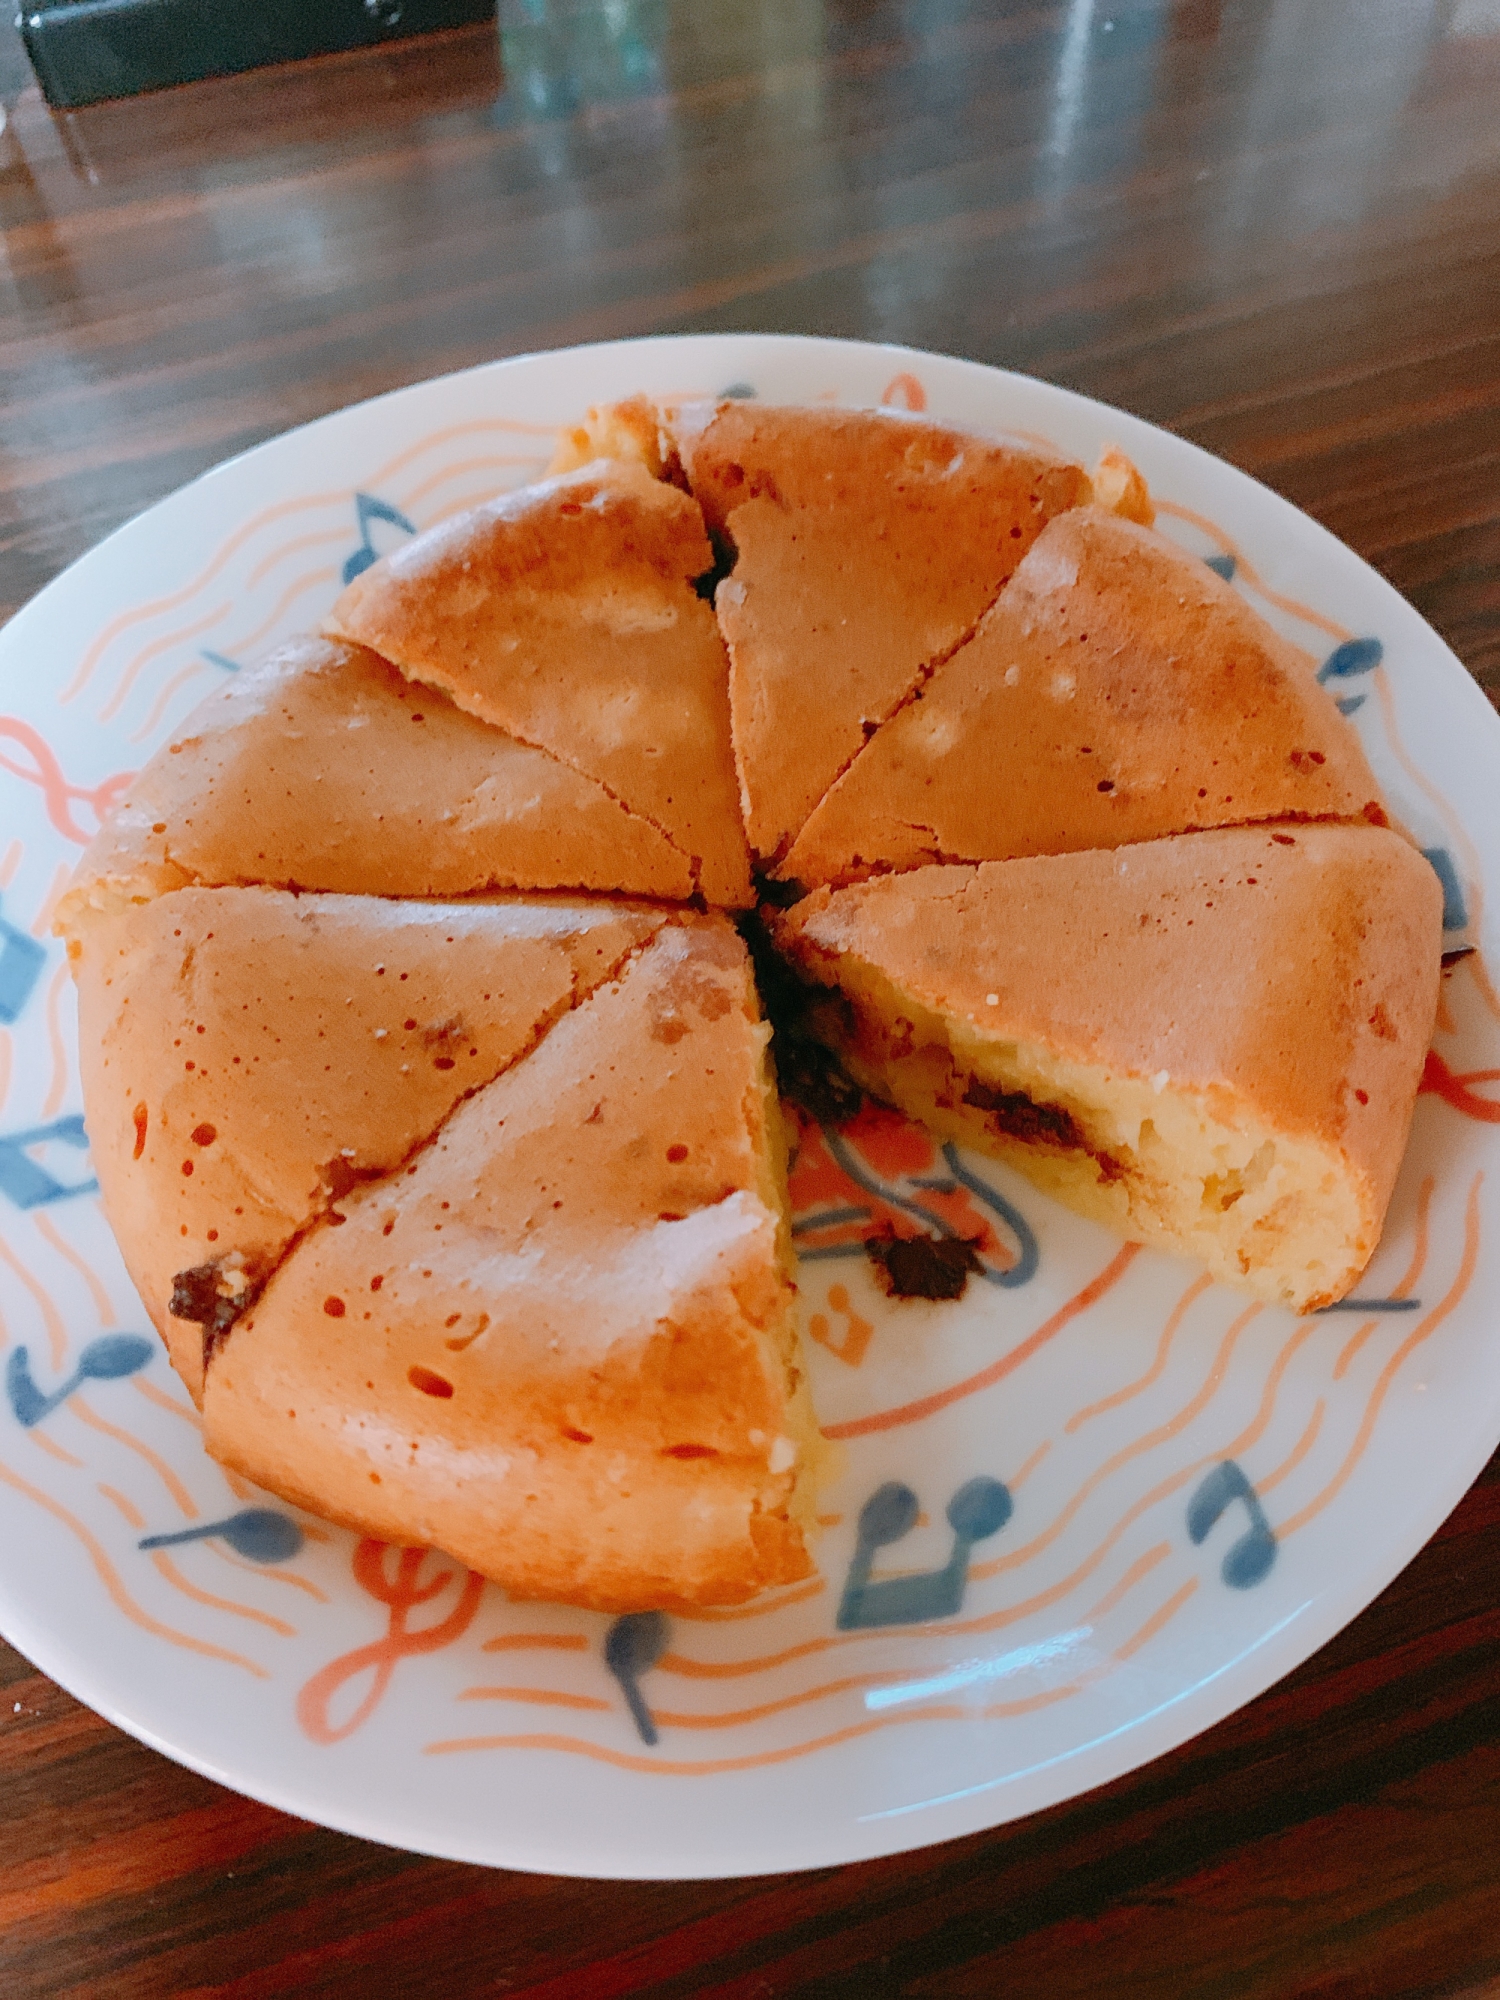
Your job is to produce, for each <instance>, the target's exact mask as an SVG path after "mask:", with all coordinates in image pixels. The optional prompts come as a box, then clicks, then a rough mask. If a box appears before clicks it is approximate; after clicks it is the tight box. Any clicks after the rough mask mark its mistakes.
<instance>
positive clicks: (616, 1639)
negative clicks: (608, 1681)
mask: <svg viewBox="0 0 1500 2000" xmlns="http://www.w3.org/2000/svg"><path fill="white" fill-rule="evenodd" d="M669 1630H670V1627H669V1626H668V1624H667V1619H666V1614H665V1612H661V1611H631V1612H627V1613H626V1615H625V1616H624V1617H623V1618H617V1619H616V1620H615V1622H614V1624H613V1625H611V1626H610V1628H609V1630H608V1632H606V1633H605V1635H604V1664H605V1666H607V1667H608V1668H609V1670H610V1672H611V1673H612V1674H613V1675H614V1677H615V1679H616V1680H617V1681H618V1682H619V1683H620V1692H621V1693H622V1694H623V1695H624V1697H625V1706H626V1707H627V1708H628V1709H629V1710H630V1713H631V1717H632V1719H633V1720H634V1722H635V1726H636V1728H637V1729H638V1730H639V1731H640V1737H641V1741H642V1742H643V1743H646V1744H655V1743H656V1741H657V1732H656V1722H655V1719H654V1717H653V1716H652V1714H651V1711H650V1709H649V1708H647V1706H646V1699H645V1696H644V1695H643V1694H642V1693H641V1690H640V1686H639V1682H640V1677H641V1675H642V1674H643V1673H645V1672H646V1670H647V1669H648V1668H649V1667H654V1666H655V1665H656V1663H657V1661H658V1660H659V1659H660V1658H661V1656H662V1654H663V1653H664V1652H665V1651H666V1650H667V1634H668V1632H669Z"/></svg>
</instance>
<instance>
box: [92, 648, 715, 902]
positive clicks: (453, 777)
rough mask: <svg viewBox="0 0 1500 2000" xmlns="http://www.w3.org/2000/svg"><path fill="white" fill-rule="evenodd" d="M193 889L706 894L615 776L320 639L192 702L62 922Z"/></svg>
mask: <svg viewBox="0 0 1500 2000" xmlns="http://www.w3.org/2000/svg"><path fill="white" fill-rule="evenodd" d="M189 883H202V884H232V883H240V884H250V883H267V884H270V885H272V886H273V887H278V888H294V887H295V888H300V889H317V890H327V891H332V892H338V893H346V894H351V895H367V896H392V895H404V896H461V895H468V894H471V893H474V892H476V891H483V890H493V889H502V890H503V889H517V888H520V889H542V890H552V889H584V890H607V891H610V892H612V893H622V894H626V895H639V896H662V897H673V898H682V897H687V896H690V895H691V894H692V893H693V886H694V885H693V879H692V873H691V870H690V869H689V867H688V865H687V860H686V857H685V856H683V855H682V854H680V853H678V852H677V850H676V849H675V848H673V847H672V846H671V844H670V843H669V842H668V841H667V840H666V839H665V837H664V836H663V835H662V834H661V833H660V832H658V830H657V829H656V828H655V827H653V826H651V825H649V824H648V823H647V822H646V821H645V820H642V819H640V818H638V817H636V816H634V815H632V814H630V813H629V812H627V811H626V810H625V809H624V808H623V807H622V806H620V805H619V804H618V803H617V802H616V801H615V800H614V799H612V798H610V796H609V795H608V793H607V792H606V791H605V790H604V788H603V787H602V786H601V785H598V784H595V783H592V782H591V781H590V780H588V779H587V778H584V777H581V776H580V775H579V774H578V772H576V771H574V770H571V769H570V768H569V767H568V766H567V765H565V764H560V763H559V762H558V761H557V760H556V759H555V758H553V757H549V756H547V755H546V754H545V753H544V752H543V751H540V750H536V749H533V748H531V747H529V746H528V745H526V744H523V743H518V742H516V741H515V740H514V739H513V738H512V737H509V736H506V735H505V734H503V733H502V732H501V731H500V730H498V729H494V728H491V727H489V726H488V725H487V724H485V723H482V722H479V721H476V720H475V718H474V717H473V716H471V715H465V714H464V713H463V712H462V710H460V709H458V708H455V707H454V705H453V703H452V702H451V701H449V700H448V698H447V697H446V696H445V695H443V694H440V693H439V692H438V691H437V690H436V689H432V688H420V687H414V686H413V685H412V684H411V683H410V682H409V681H407V680H406V679H405V678H404V677H403V676H402V675H401V674H399V673H397V672H396V670H395V669H394V668H393V667H391V666H390V665H389V664H388V663H387V662H386V661H384V660H382V659H379V658H378V657H377V656H376V655H375V654H374V653H371V652H368V651H366V649H365V648H364V647H362V646H348V645H343V644H340V643H338V642H335V641H331V640H327V639H312V638H307V639H293V640H290V641H289V642H288V643H287V644H285V645H283V646H279V647H278V648H277V649H276V650H275V651H274V652H273V653H271V654H270V655H269V656H268V657H267V658H266V659H264V660H262V661H260V662H259V663H258V664H257V665H255V666H250V667H245V668H243V669H242V670H241V671H240V672H239V673H238V674H237V675H236V676H235V677H234V679H233V680H232V681H231V682H230V683H229V684H228V686H227V687H224V688H222V689H220V690H218V691H217V692H216V693H214V694H212V695H210V696H209V697H208V699H207V700H206V701H204V702H201V703H200V704H199V706H198V707H197V708H196V709H194V710H193V712H192V714H191V715H190V716H189V717H188V719H187V721H186V722H185V723H184V724H183V726H182V728H181V729H180V730H179V732H178V733H177V735H176V736H175V737H174V738H173V739H172V741H171V742H170V743H169V744H166V745H164V746H163V748H162V749H160V750H159V751H158V752H157V753H156V755H155V756H154V757H153V758H152V759H151V761H150V762H149V763H148V764H147V766H146V768H145V769H144V770H143V771H142V772H141V773H140V775H139V776H138V777H137V778H136V779H135V781H134V783H133V784H132V786H131V788H130V792H129V794H128V796H127V798H126V800H125V803H124V805H123V806H122V807H121V809H120V810H119V811H118V812H117V813H115V814H114V815H113V817H112V818H111V819H110V820H109V821H108V822H107V823H106V824H105V826H104V827H103V828H102V829H101V831H100V832H99V834H98V836H97V838H96V839H95V840H94V842H93V843H92V845H91V846H90V847H89V849H88V850H87V852H86V853H85V854H84V856H83V858H82V860H81V861H80V862H79V864H78V868H77V871H76V873H75V875H74V882H73V886H72V888H70V890H69V891H68V894H67V896H66V898H65V899H64V901H63V903H62V905H61V906H60V909H59V913H58V921H59V926H60V927H61V928H62V929H64V930H67V929H70V928H72V927H73V926H74V924H75V921H76V920H78V919H81V917H82V916H83V915H85V914H86V912H87V910H88V909H89V908H90V907H91V906H92V907H95V908H112V907H116V906H118V905H119V904H120V903H122V902H130V901H143V900H145V899H146V898H147V897H150V896H155V895H161V894H163V893H165V892H166V891H167V890H170V889H178V888H182V887H184V886H186V885H187V884H189ZM75 912H76V913H77V919H75Z"/></svg>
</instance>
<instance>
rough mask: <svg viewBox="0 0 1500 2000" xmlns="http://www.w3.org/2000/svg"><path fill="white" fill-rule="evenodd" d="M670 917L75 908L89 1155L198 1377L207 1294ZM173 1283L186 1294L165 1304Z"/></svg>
mask: <svg viewBox="0 0 1500 2000" xmlns="http://www.w3.org/2000/svg"><path fill="white" fill-rule="evenodd" d="M664 921H665V916H664V913H662V912H660V911H650V910H644V909H640V910H635V909H631V908H630V907H629V906H627V905H618V904H616V905H610V904H594V905H587V904H582V905H581V904H577V903H556V904H547V903H545V902H531V903H467V904H447V905H444V904H416V903H390V902H383V901H379V900H377V899H375V898H372V897H354V896H302V897H297V896H291V895H287V894H283V893H280V892H277V891H275V890H266V889H185V890H182V891H180V892H178V893H176V894H173V895H168V896H164V897H161V898H158V899H157V900H156V901H154V902H151V903H147V904H144V905H133V906H126V907H125V908H124V909H123V910H121V911H119V912H118V913H116V914H114V915H112V916H100V917H98V918H97V919H95V920H94V921H93V922H91V923H89V924H87V925H86V926H85V928H84V931H83V934H82V937H81V939H80V941H79V944H78V949H77V950H76V952H75V955H74V974H75V977H76V979H77V982H78V1006H79V1043H80V1050H81V1058H82V1064H83V1083H84V1095H85V1100H86V1102H87V1104H88V1117H89V1139H90V1144H91V1148H92V1154H93V1160H94V1165H95V1171H96V1172H97V1174H98V1176H99V1183H100V1188H101V1190H102V1193H103V1197H104V1204H105V1209H106V1213H107V1214H108V1216H109V1219H110V1223H111V1225H112V1227H113V1228H114V1231H115V1234H116V1236H117V1238H118V1239H119V1242H120V1244H121V1247H122V1249H123V1251H124V1255H125V1260H126V1263H127V1265H128V1267H129V1270H130V1274H131V1278H132V1280H133V1282H134V1283H135V1286H136V1288H137V1290H138V1291H139V1292H140V1294H141V1298H142V1300H143V1301H144V1303H145V1305H146V1309H147V1311H148V1312H149V1313H150V1315H151V1317H152V1319H153V1321H154V1322H155V1324H156V1326H157V1328H158V1330H159V1331H160V1333H161V1335H162V1337H163V1339H164V1340H165V1341H166V1344H167V1348H168V1351H169V1352H170V1354H171V1356H172V1362H173V1365H174V1367H175V1368H176V1369H177V1372H178V1373H179V1374H180V1375H181V1376H182V1378H183V1380H184V1382H186V1383H187V1385H188V1387H189V1389H190V1390H191V1391H192V1392H193V1394H194V1396H195V1397H197V1396H198V1395H199V1394H200V1393H201V1389H202V1378H203V1339H204V1333H205V1331H206V1330H207V1328H208V1327H209V1326H211V1325H212V1324H213V1318H212V1315H213V1313H214V1312H215V1310H217V1311H218V1313H219V1316H220V1317H224V1316H226V1311H227V1307H228V1306H229V1305H231V1304H233V1303H235V1302H237V1301H238V1300H240V1299H242V1298H243V1297H244V1296H245V1295H246V1294H247V1293H249V1292H253V1290H254V1289H255V1288H256V1287H258V1286H259V1285H260V1284H262V1283H264V1281H265V1279H266V1278H267V1277H268V1275H269V1274H270V1272H271V1271H272V1270H273V1269H274V1268H275V1266H276V1264H277V1263H278V1262H279V1260H280V1258H281V1257H282V1255H283V1253H284V1252H285V1250H286V1248H287V1245H288V1244H289V1243H290V1241H291V1240H292V1238H293V1237H294V1236H295V1235H296V1234H297V1232H298V1231H299V1230H302V1229H304V1228H306V1227H307V1225H308V1224H309V1223H310V1222H311V1221H312V1220H313V1218H314V1217H316V1216H319V1215H323V1214H326V1213H327V1212H328V1211H329V1209H330V1206H333V1207H336V1206H337V1203H338V1200H339V1198H340V1197H341V1196H343V1195H344V1194H346V1193H347V1192H348V1190H349V1189H350V1187H352V1186H353V1185H354V1184H355V1183H356V1182H357V1181H359V1180H362V1179H366V1178H368V1177H369V1176H370V1175H372V1174H381V1173H388V1172H389V1171H390V1170H391V1169H392V1168H394V1167H397V1166H399V1165H400V1163H401V1162H402V1161H403V1160H405V1158H406V1157H407V1155H408V1154H409V1153H410V1152H411V1151H412V1149H413V1148H414V1147H415V1146H416V1145H417V1144H419V1143H420V1142H421V1141H422V1140H423V1139H425V1138H426V1137H427V1136H428V1134H429V1133H431V1132H432V1131H433V1129H434V1128H435V1127H436V1126H437V1125H438V1124H439V1123H440V1122H441V1120H442V1119H443V1118H445V1117H446V1116H447V1115H448V1113H449V1112H450V1111H451V1110H452V1108H453V1106H454V1105H455V1104H456V1103H457V1102H458V1101H459V1100H460V1099H461V1098H462V1097H464V1096H465V1095H466V1094H468V1093H469V1092H471V1091H473V1090H475V1089H477V1088H478V1087H479V1086H480V1085H482V1084H484V1083H487V1082H489V1081H490V1080H491V1079H492V1078H493V1077H495V1076H496V1075H498V1074H499V1072H500V1071H501V1070H502V1069H504V1068H505V1067H506V1066H507V1065H508V1064H509V1063H511V1062H513V1061H514V1060H515V1059H516V1057H518V1056H520V1055H522V1054H523V1053H524V1052H525V1051H526V1050H527V1049H528V1048H529V1047H530V1046H531V1045H532V1044H533V1042H534V1041H535V1040H536V1039H537V1038H538V1037H539V1036H540V1035H541V1034H543V1033H545V1031H546V1030H547V1028H549V1027H550V1026H551V1024H552V1022H553V1021H555V1020H556V1019H557V1018H558V1017H559V1015H561V1014H562V1013H564V1012H566V1010H567V1009H568V1008H569V1007H571V1006H572V1005H573V1004H574V1002H575V1001H576V1000H577V999H578V998H579V997H580V996H581V995H583V994H587V993H588V992H589V991H591V990H592V988H593V987H594V986H596V985H597V984H598V983H599V982H600V981H601V980H603V979H607V978H609V977H611V976H612V975H613V974H614V973H615V971H616V970H617V969H618V967H619V965H620V963H621V961H622V960H623V959H624V958H625V956H626V955H627V953H629V952H630V951H631V950H633V949H634V948H636V947H637V946H639V945H640V944H642V943H643V942H644V941H645V940H646V939H647V938H649V937H650V936H651V935H652V933H653V932H654V931H656V930H657V929H658V928H659V927H660V925H661V924H662V923H663V922H664ZM194 1273H196V1274H197V1275H196V1276H194V1275H193V1274H194ZM179 1279H181V1280H182V1281H183V1282H182V1283H179ZM174 1292H175V1293H177V1294H178V1295H179V1303H180V1304H182V1305H183V1306H184V1307H186V1308H187V1309H188V1311H190V1312H192V1313H196V1314H197V1315H198V1316H197V1317H189V1316H188V1314H187V1312H184V1313H183V1314H182V1315H176V1314H174V1313H173V1311H172V1301H173V1297H174ZM220 1301H222V1302H223V1304H222V1305H221V1304H219V1303H218V1302H220Z"/></svg>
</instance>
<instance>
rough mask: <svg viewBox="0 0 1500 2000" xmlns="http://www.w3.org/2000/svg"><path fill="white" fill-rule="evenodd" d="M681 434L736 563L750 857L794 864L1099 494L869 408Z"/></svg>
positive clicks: (722, 603) (990, 448)
mask: <svg viewBox="0 0 1500 2000" xmlns="http://www.w3.org/2000/svg"><path fill="white" fill-rule="evenodd" d="M671 428H672V429H673V431H674V433H675V436H676V439H677V442H678V446H679V449H680V451H681V456H682V463H683V468H684V471H685V473H686V475H687V477H688V479H689V481H690V483H691V486H692V490H693V494H694V497H695V498H696V499H697V500H698V502H699V503H700V505H701V506H702V508H703V511H704V514H705V516H706V517H707V520H708V523H709V526H710V528H711V529H713V530H714V532H715V533H716V534H718V535H720V536H722V537H723V538H725V539H726V540H727V542H728V543H729V544H730V545H732V548H733V550H734V552H735V554H734V567H733V570H732V573H731V574H730V575H729V577H728V578H727V579H725V580H724V581H723V582H721V583H720V585H719V587H718V590H717V593H716V595H715V599H714V604H715V609H716V610H717V612H718V616H719V623H720V625H721V626H722V628H723V631H724V636H725V638H726V639H727V641H728V642H729V652H730V661H731V676H730V695H731V704H732V708H733V714H734V746H735V756H736V759H737V762H738V766H739V778H740V791H741V797H742V801H743V806H744V812H745V818H746V824H747V827H748V830H749V835H750V845H751V847H752V848H753V849H754V851H755V853H756V854H757V855H759V856H761V857H762V858H769V857H777V856H780V855H781V854H784V853H785V851H786V849H787V847H788V846H789V844H790V843H791V841H792V840H793V839H794V838H795V836H796V835H797V833H798V832H799V831H800V829H801V827H802V825H803V822H804V821H805V820H806V819H807V816H808V814H809V813H810V812H811V811H812V810H813V808H814V807H815V806H816V805H817V803H818V800H819V799H820V798H821V797H822V796H823V794H824V792H825V791H827V789H828V787H829V786H830V785H831V784H832V783H833V781H834V779H835V778H836V777H837V776H838V774H839V772H840V771H841V770H842V769H843V768H844V766H845V765H846V764H847V763H848V762H849V760H850V759H851V758H852V757H853V756H854V755H855V754H856V752H857V751H858V750H859V749H860V747H861V746H862V744H863V743H864V741H865V737H866V734H867V731H868V730H869V729H870V728H871V727H873V726H874V725H876V724H878V723H881V722H883V721H884V720H885V718H886V717H887V716H888V715H889V714H890V713H891V712H892V710H893V709H894V708H895V707H896V706H897V704H898V703H899V702H900V701H901V700H902V698H903V696H905V695H906V694H907V692H908V691H909V689H910V688H911V687H912V685H913V683H914V682H915V681H916V680H917V678H918V676H919V675H920V674H921V673H922V672H923V671H924V669H926V668H927V667H928V666H929V665H930V664H931V663H932V661H933V660H935V659H937V658H939V657H941V656H942V655H943V654H944V653H945V652H947V651H948V650H949V649H950V648H951V647H953V646H956V645H957V644H958V643H959V641H960V640H961V639H963V638H964V637H965V636H966V635H967V634H968V633H969V632H970V631H971V630H972V629H973V627H974V625H975V623H976V621H977V620H978V618H979V617H980V615H981V613H982V612H983V611H984V609H985V607H986V606H987V605H988V604H990V603H991V601H992V600H993V598H994V596H995V593H996V591H998V590H999V588H1000V586H1001V585H1002V584H1003V583H1004V582H1005V580H1006V578H1007V577H1008V576H1010V574H1011V572H1012V571H1013V570H1014V569H1015V567H1016V565H1017V563H1018V562H1019V561H1020V560H1021V558H1022V556H1023V555H1024V554H1025V553H1026V551H1027V549H1028V548H1029V547H1030V546H1031V543H1032V542H1033V541H1034V539H1035V538H1036V535H1037V533H1038V532H1039V530H1040V529H1041V528H1042V527H1043V525H1044V524H1045V523H1046V522H1047V520H1048V519H1049V518H1050V517H1051V516H1052V515H1053V514H1055V513H1058V512H1059V511H1060V510H1061V509H1063V508H1066V507H1072V506H1075V505H1076V504H1077V503H1078V502H1079V501H1080V500H1084V499H1087V497H1088V493H1089V482H1088V478H1087V475H1086V474H1085V473H1084V472H1083V471H1082V470H1081V469H1080V468H1079V467H1078V466H1076V465H1067V464H1064V463H1062V462H1061V461H1060V460H1057V459H1053V458H1050V457H1048V456H1046V455H1045V454H1043V453H1041V452H1037V451H1034V450H1029V449H1026V448H1024V447H1021V446H1018V445H1008V444H1003V443H996V442H991V441H989V440H986V439H984V438H979V437H974V436H970V435H968V434H966V433H964V432H961V431H955V430H950V429H946V428H944V427H942V426H940V425H937V424H931V423H926V422H919V421H916V420H914V419H911V418H906V417H901V416H897V415H894V414H884V413H879V412H873V411H868V410H838V409H770V408H761V407H760V406H759V405H757V404H754V403H728V404H724V405H722V406H720V407H719V408H718V409H717V410H711V409H701V410H698V411H687V412H683V413H680V414H679V415H678V417H677V418H676V419H675V420H674V422H673V423H672V425H671Z"/></svg>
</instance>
